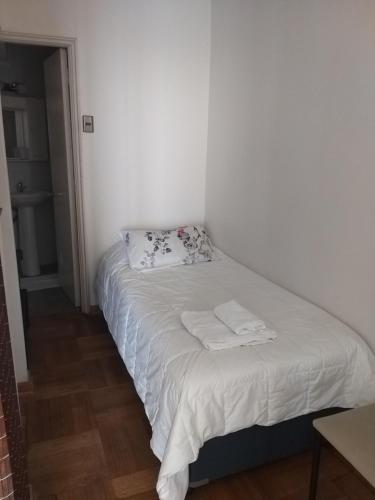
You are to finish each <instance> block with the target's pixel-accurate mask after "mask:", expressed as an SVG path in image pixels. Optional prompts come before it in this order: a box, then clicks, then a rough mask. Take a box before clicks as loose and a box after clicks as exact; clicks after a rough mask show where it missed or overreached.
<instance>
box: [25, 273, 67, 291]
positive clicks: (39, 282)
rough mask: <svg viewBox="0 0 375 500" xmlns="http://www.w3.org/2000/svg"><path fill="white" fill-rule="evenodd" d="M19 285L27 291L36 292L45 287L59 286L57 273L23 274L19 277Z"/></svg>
mask: <svg viewBox="0 0 375 500" xmlns="http://www.w3.org/2000/svg"><path fill="white" fill-rule="evenodd" d="M20 285H21V288H25V289H26V290H27V291H28V292H36V291H38V290H45V289H46V288H56V287H59V286H60V283H59V278H58V275H57V274H41V275H39V276H23V277H22V278H21V279H20Z"/></svg>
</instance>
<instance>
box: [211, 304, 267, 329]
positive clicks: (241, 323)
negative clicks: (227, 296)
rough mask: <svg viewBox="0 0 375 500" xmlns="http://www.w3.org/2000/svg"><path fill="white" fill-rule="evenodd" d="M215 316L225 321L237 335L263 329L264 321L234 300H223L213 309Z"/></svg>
mask: <svg viewBox="0 0 375 500" xmlns="http://www.w3.org/2000/svg"><path fill="white" fill-rule="evenodd" d="M214 313H215V316H217V317H218V318H219V319H220V321H222V322H223V323H225V324H226V325H227V327H228V328H230V329H231V330H233V331H234V333H237V335H246V334H248V333H251V332H256V331H259V330H265V329H266V325H265V323H264V321H262V320H261V319H259V318H258V317H257V316H255V314H253V313H251V312H250V311H248V310H247V309H245V308H244V307H242V306H241V305H240V304H239V303H238V302H236V301H235V300H231V301H229V302H225V304H221V305H220V306H217V307H215V309H214Z"/></svg>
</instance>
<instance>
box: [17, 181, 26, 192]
mask: <svg viewBox="0 0 375 500" xmlns="http://www.w3.org/2000/svg"><path fill="white" fill-rule="evenodd" d="M25 189H26V186H25V185H24V184H23V182H17V184H16V191H17V193H23V192H24V191H25Z"/></svg>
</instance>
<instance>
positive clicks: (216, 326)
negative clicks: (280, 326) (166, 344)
mask: <svg viewBox="0 0 375 500" xmlns="http://www.w3.org/2000/svg"><path fill="white" fill-rule="evenodd" d="M181 321H182V324H183V325H184V326H185V328H186V329H187V330H188V331H189V333H191V334H192V335H193V336H194V337H196V338H197V339H199V340H200V342H201V343H202V345H203V346H204V347H205V348H206V349H209V350H211V351H216V350H219V349H228V348H231V347H238V346H245V345H258V344H265V343H266V342H270V341H271V340H273V339H275V338H276V333H275V332H273V331H271V330H261V331H254V332H252V333H249V334H247V335H236V334H235V333H233V332H232V331H231V330H230V329H229V328H228V327H227V326H226V325H224V323H222V322H221V321H220V320H219V319H217V318H216V316H215V314H214V313H213V312H212V311H184V312H183V313H182V314H181Z"/></svg>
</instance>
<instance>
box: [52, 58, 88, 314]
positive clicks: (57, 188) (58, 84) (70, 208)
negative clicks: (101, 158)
mask: <svg viewBox="0 0 375 500" xmlns="http://www.w3.org/2000/svg"><path fill="white" fill-rule="evenodd" d="M44 80H45V88H46V110H47V124H48V140H49V149H50V161H51V174H52V187H53V193H54V209H55V225H56V247H57V264H58V275H59V281H60V285H61V287H62V289H63V290H64V292H65V293H66V294H67V295H68V297H69V298H70V299H71V301H72V302H73V303H74V304H75V305H76V306H79V305H80V290H79V268H78V248H77V218H76V205H75V196H74V176H73V151H72V131H71V120H70V101H69V86H68V85H69V84H68V82H69V80H68V62H67V54H66V50H65V49H57V50H56V52H54V53H53V54H52V55H51V56H50V57H48V58H47V59H46V60H45V61H44Z"/></svg>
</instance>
